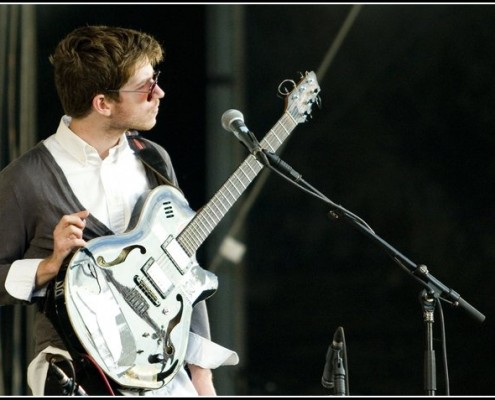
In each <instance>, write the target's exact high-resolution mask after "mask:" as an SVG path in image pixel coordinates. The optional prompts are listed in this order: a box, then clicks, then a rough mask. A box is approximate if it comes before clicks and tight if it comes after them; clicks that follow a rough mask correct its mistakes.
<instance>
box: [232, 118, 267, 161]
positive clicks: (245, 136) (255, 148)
mask: <svg viewBox="0 0 495 400" xmlns="http://www.w3.org/2000/svg"><path fill="white" fill-rule="evenodd" d="M222 127H223V129H225V130H226V131H229V132H232V133H233V134H234V135H235V137H236V138H237V139H238V140H239V141H240V142H241V143H242V144H243V145H244V146H245V147H246V148H247V149H248V151H249V152H250V153H251V154H252V155H253V156H255V157H256V159H257V160H258V161H259V162H261V163H262V164H264V165H269V162H268V159H267V158H266V155H265V154H264V153H263V151H262V150H261V145H260V144H259V142H258V140H257V139H256V137H255V136H254V134H253V133H252V132H251V131H250V130H249V129H248V127H247V126H246V124H245V123H244V116H243V115H242V113H241V112H240V111H238V110H233V109H230V110H227V111H225V112H224V113H223V115H222ZM258 156H260V157H258Z"/></svg>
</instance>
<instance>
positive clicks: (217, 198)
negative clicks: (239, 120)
mask: <svg viewBox="0 0 495 400" xmlns="http://www.w3.org/2000/svg"><path fill="white" fill-rule="evenodd" d="M296 125H297V122H296V121H295V120H294V118H293V117H292V116H291V115H290V113H288V112H285V113H284V115H282V117H281V118H280V119H279V120H278V122H277V123H276V124H275V126H274V127H273V128H272V129H271V130H270V131H269V132H268V133H267V134H266V136H265V137H264V138H263V140H262V141H261V142H260V144H261V147H262V148H263V149H266V150H268V151H271V152H275V151H276V150H277V149H278V148H279V147H280V146H281V145H282V144H283V142H284V141H285V140H286V139H287V138H288V137H289V134H290V133H291V132H292V131H293V130H294V128H295V127H296ZM262 169H263V164H261V163H260V162H259V161H258V160H256V158H255V157H254V156H253V155H252V154H251V155H249V156H248V157H247V158H246V159H245V160H244V162H243V163H242V164H241V165H240V166H239V168H237V170H236V171H235V172H234V173H233V174H232V176H230V178H229V179H227V181H226V182H225V183H224V184H223V185H222V187H221V188H220V189H219V190H218V191H217V192H216V193H215V195H214V196H213V197H212V199H211V200H210V201H209V202H208V203H207V204H206V205H205V206H204V207H203V208H202V209H201V210H200V211H198V213H196V215H195V216H194V218H193V219H192V220H191V222H189V224H188V225H187V227H186V228H185V229H184V230H183V231H182V232H181V233H180V235H179V236H178V237H177V241H178V242H179V243H180V245H181V246H182V248H183V249H184V250H185V252H186V253H187V254H188V255H189V256H192V255H193V254H194V253H195V252H196V251H197V249H198V248H199V247H200V246H201V244H202V243H203V242H204V241H205V239H206V238H207V237H208V235H209V234H210V233H211V232H212V231H213V229H214V228H215V227H216V226H217V225H218V223H219V222H220V220H221V219H222V218H223V217H224V216H225V214H227V212H228V211H229V210H230V208H232V206H233V205H234V204H235V202H236V201H237V199H239V197H240V196H241V195H242V193H243V192H244V191H245V190H246V189H247V187H248V186H249V184H250V183H251V182H252V181H253V180H254V178H255V177H256V176H257V175H258V174H259V172H260V171H261V170H262Z"/></svg>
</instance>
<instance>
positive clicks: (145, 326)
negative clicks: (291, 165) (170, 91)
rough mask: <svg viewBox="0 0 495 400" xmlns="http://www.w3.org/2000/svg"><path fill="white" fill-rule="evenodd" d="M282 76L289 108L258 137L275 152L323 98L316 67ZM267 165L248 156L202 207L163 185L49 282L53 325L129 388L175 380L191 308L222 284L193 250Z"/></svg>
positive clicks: (161, 384)
mask: <svg viewBox="0 0 495 400" xmlns="http://www.w3.org/2000/svg"><path fill="white" fill-rule="evenodd" d="M285 82H289V83H291V85H292V87H291V89H290V90H287V89H286V93H284V95H285V96H286V110H285V112H284V114H283V116H282V117H281V118H280V120H279V121H278V122H277V123H276V124H275V126H274V127H273V128H272V129H271V130H270V131H269V133H268V134H267V135H266V137H265V138H264V139H263V140H262V141H261V142H260V144H261V147H262V148H263V149H266V150H268V151H271V152H275V151H276V150H277V149H278V148H279V147H280V145H281V144H282V143H283V142H284V141H285V140H286V139H287V137H288V136H289V134H290V133H291V132H292V130H293V129H294V128H295V127H296V126H297V124H298V123H301V122H305V121H306V119H307V117H308V115H309V114H310V113H311V108H312V106H313V104H315V103H316V102H317V101H318V100H319V97H318V93H319V92H320V88H319V86H318V82H317V79H316V75H315V74H314V72H307V73H306V74H304V76H302V78H301V80H300V82H299V83H297V84H296V83H295V82H293V81H285ZM279 91H280V89H279ZM262 168H263V165H262V164H261V163H260V162H258V161H257V160H256V158H255V157H254V156H253V155H249V156H248V157H247V158H246V160H245V161H244V162H243V163H242V164H241V165H240V167H239V168H238V169H237V170H236V171H235V173H234V174H233V175H232V176H231V177H230V178H229V179H228V180H227V181H226V182H225V184H224V185H223V186H222V187H221V188H220V190H219V191H218V192H217V193H216V194H215V195H214V196H213V198H212V199H211V200H210V201H209V202H208V203H207V204H206V205H205V206H204V207H203V208H201V210H200V211H198V212H194V211H193V210H192V209H191V208H190V207H189V204H188V202H187V201H186V199H185V198H184V196H183V195H182V193H181V192H180V191H179V190H177V189H176V188H174V187H172V186H166V185H163V186H159V187H157V188H155V189H154V190H152V191H150V192H149V194H147V195H146V196H145V197H143V201H142V202H140V203H139V204H138V205H137V206H136V209H135V215H137V216H138V218H137V219H136V220H135V221H137V222H136V223H135V224H132V228H130V229H128V230H127V231H126V232H125V233H123V234H117V235H112V236H104V237H99V238H96V239H92V240H90V241H88V242H87V245H86V247H84V248H81V249H79V250H77V252H75V253H74V255H73V256H71V258H70V261H69V263H68V264H67V267H66V268H63V269H62V270H61V271H60V273H59V275H58V277H57V278H56V280H55V282H54V286H53V289H52V293H53V294H52V296H53V299H52V301H53V304H54V308H55V312H54V315H55V316H56V317H55V319H56V321H55V323H56V325H57V324H58V326H59V327H60V328H61V329H62V330H63V331H64V335H63V336H64V337H65V340H66V341H69V340H70V341H71V343H70V346H68V347H72V348H77V349H79V351H82V352H85V353H87V354H88V355H89V356H91V357H92V358H93V359H94V360H95V361H96V363H97V364H98V366H99V367H100V368H101V369H102V370H103V371H104V372H105V374H106V375H107V376H109V377H110V378H111V379H113V380H114V381H115V382H116V383H117V384H120V385H122V386H123V387H125V388H138V389H139V388H143V389H157V388H160V387H162V386H163V385H166V384H167V383H169V382H170V381H171V380H172V379H173V377H174V376H175V374H176V373H177V371H178V370H179V368H181V367H182V366H183V363H184V357H185V353H186V349H187V345H188V338H189V329H190V323H191V314H192V309H193V306H194V305H195V304H196V303H197V302H199V301H201V300H204V299H206V298H208V297H210V296H211V295H212V294H213V293H214V292H215V291H216V289H217V287H218V281H217V277H216V276H215V275H214V274H213V273H211V272H209V271H207V270H205V269H203V268H202V267H200V266H199V265H198V263H197V261H196V257H195V252H196V251H197V249H198V248H199V246H200V245H201V244H202V243H203V241H204V240H205V239H206V238H207V237H208V235H209V234H210V233H211V232H212V230H213V229H214V228H215V226H216V225H217V224H218V223H219V222H220V220H221V219H222V218H223V217H224V216H225V214H226V213H227V211H228V210H229V209H230V208H231V207H232V206H233V205H234V203H235V202H236V200H237V199H238V198H239V197H240V195H241V194H242V193H243V192H244V190H245V189H246V188H247V187H248V185H249V184H250V183H251V182H252V181H253V179H254V178H255V177H256V175H258V173H259V172H260V171H261V169H262ZM130 226H131V225H130Z"/></svg>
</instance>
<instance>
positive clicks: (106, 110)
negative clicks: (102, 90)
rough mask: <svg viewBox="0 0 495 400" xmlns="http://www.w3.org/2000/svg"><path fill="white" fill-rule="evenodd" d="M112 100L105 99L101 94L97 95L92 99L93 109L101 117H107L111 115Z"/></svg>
mask: <svg viewBox="0 0 495 400" xmlns="http://www.w3.org/2000/svg"><path fill="white" fill-rule="evenodd" d="M111 102H112V100H110V99H109V98H108V97H105V95H103V94H97V95H96V96H95V97H93V102H92V105H93V109H94V110H95V111H96V112H97V113H100V114H102V115H105V116H108V115H110V114H111V113H112V105H111Z"/></svg>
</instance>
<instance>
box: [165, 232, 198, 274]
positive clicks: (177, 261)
mask: <svg viewBox="0 0 495 400" xmlns="http://www.w3.org/2000/svg"><path fill="white" fill-rule="evenodd" d="M162 249H163V251H164V252H165V253H166V254H167V255H168V257H169V259H170V261H172V263H173V264H174V266H175V268H177V270H178V271H179V272H180V273H181V275H184V273H185V272H186V271H187V270H188V269H189V268H190V266H191V265H192V260H191V257H190V256H189V255H188V254H187V253H186V252H185V250H184V249H183V248H182V246H181V245H180V244H179V242H178V241H177V240H176V239H175V238H174V237H173V236H169V237H168V238H167V240H166V241H165V242H164V243H163V244H162Z"/></svg>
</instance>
